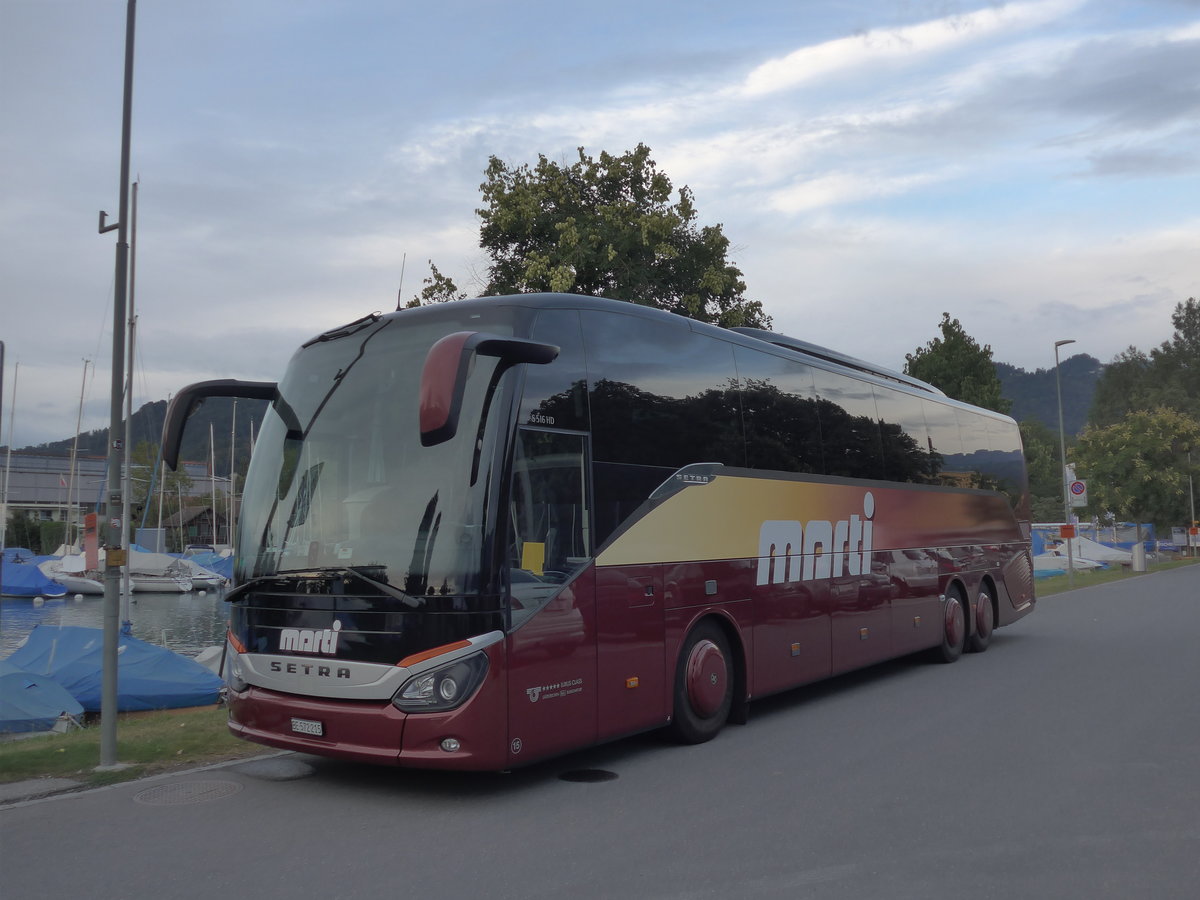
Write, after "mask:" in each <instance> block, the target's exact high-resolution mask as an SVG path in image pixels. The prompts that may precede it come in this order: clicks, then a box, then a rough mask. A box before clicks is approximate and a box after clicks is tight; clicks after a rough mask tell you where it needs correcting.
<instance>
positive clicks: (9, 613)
mask: <svg viewBox="0 0 1200 900" xmlns="http://www.w3.org/2000/svg"><path fill="white" fill-rule="evenodd" d="M224 596H225V591H224V590H217V591H208V592H206V593H204V594H201V593H200V592H199V591H192V592H191V593H187V594H180V593H170V594H157V593H149V592H146V593H143V592H140V591H139V592H136V593H135V594H134V595H133V601H134V602H133V603H131V604H130V606H129V619H130V621H131V622H132V625H133V627H132V631H133V636H134V637H135V638H138V639H140V640H143V641H147V642H148V643H151V644H157V645H158V646H160V647H166V648H168V649H170V650H174V651H175V652H177V653H181V654H183V655H184V656H195V655H196V654H197V653H199V652H200V651H201V650H203V649H204V648H205V647H219V646H220V645H221V643H222V642H223V641H224V639H225V626H226V623H227V622H228V620H229V606H228V605H227V604H226V603H225V601H224V599H223V598H224ZM41 624H45V625H83V626H86V627H88V628H103V627H104V598H103V597H100V596H84V597H82V598H81V599H79V600H76V599H74V597H73V596H72V595H70V594H68V595H67V596H66V597H61V598H58V599H56V600H46V601H45V602H44V603H42V604H40V605H39V604H37V603H36V602H35V601H34V599H33V598H32V597H3V598H0V659H3V658H4V657H6V656H8V655H9V654H10V653H12V652H13V651H14V650H16V649H17V647H19V646H20V645H21V642H22V641H24V640H25V638H26V637H27V636H28V635H29V632H31V631H33V628H34V626H35V625H41Z"/></svg>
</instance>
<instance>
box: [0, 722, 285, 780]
mask: <svg viewBox="0 0 1200 900" xmlns="http://www.w3.org/2000/svg"><path fill="white" fill-rule="evenodd" d="M227 716H228V713H227V711H226V710H225V709H223V708H220V707H217V706H201V707H195V708H192V709H165V710H156V711H153V712H139V713H121V714H120V715H119V716H118V718H117V762H118V763H119V764H121V765H122V766H124V768H121V769H117V770H112V771H104V772H97V771H95V769H96V767H97V766H98V765H100V737H101V735H100V723H99V720H98V717H97V720H96V721H95V722H94V723H93V724H91V725H89V726H88V727H86V728H81V729H77V730H75V731H71V732H68V733H66V734H53V733H51V734H38V735H33V736H30V737H25V738H21V739H18V740H6V741H2V742H0V782H12V781H24V780H26V779H30V778H47V777H49V778H70V779H73V780H75V781H79V782H80V783H81V784H84V785H87V786H89V787H96V786H100V785H105V784H115V783H117V782H121V781H130V780H132V779H135V778H141V777H143V776H146V775H153V774H156V773H158V772H164V771H168V770H170V769H175V768H183V767H193V766H203V765H208V764H211V763H217V762H222V761H224V760H229V759H241V758H243V757H247V756H258V755H260V754H262V753H264V752H267V748H265V747H262V746H261V745H259V744H252V743H250V742H249V741H243V740H239V739H238V738H235V737H234V736H233V735H231V734H230V733H229V730H228V728H227V727H226V725H225V722H226V719H227Z"/></svg>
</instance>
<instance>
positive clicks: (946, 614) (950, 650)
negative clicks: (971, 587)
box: [936, 588, 967, 663]
mask: <svg viewBox="0 0 1200 900" xmlns="http://www.w3.org/2000/svg"><path fill="white" fill-rule="evenodd" d="M966 638H967V617H966V613H965V611H964V610H963V599H962V592H961V591H960V590H959V589H958V588H951V589H950V590H949V591H948V592H947V593H946V606H945V609H944V610H943V612H942V646H940V647H938V648H937V651H936V659H938V660H939V661H941V662H946V663H952V662H954V661H955V660H957V659H958V658H959V657H960V656H962V653H963V648H964V646H965V645H966Z"/></svg>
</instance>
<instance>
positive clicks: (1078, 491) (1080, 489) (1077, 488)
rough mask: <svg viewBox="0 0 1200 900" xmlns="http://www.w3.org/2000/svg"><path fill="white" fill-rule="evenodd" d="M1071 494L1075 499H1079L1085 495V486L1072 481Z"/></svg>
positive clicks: (1080, 482) (1079, 482)
mask: <svg viewBox="0 0 1200 900" xmlns="http://www.w3.org/2000/svg"><path fill="white" fill-rule="evenodd" d="M1071 493H1072V494H1074V495H1075V496H1076V497H1081V496H1083V495H1084V494H1086V493H1087V485H1086V484H1084V483H1083V482H1082V481H1072V482H1071Z"/></svg>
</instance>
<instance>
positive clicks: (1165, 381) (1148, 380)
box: [1088, 297, 1200, 428]
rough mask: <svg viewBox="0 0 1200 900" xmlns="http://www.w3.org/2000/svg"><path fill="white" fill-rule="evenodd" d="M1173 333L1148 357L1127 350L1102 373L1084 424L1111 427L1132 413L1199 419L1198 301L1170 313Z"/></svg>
mask: <svg viewBox="0 0 1200 900" xmlns="http://www.w3.org/2000/svg"><path fill="white" fill-rule="evenodd" d="M1171 324H1172V325H1174V326H1175V331H1174V333H1173V334H1172V335H1171V339H1170V340H1169V341H1163V343H1162V344H1160V345H1159V346H1158V347H1155V348H1154V349H1152V350H1151V351H1150V352H1149V353H1144V352H1143V351H1141V350H1139V349H1138V348H1137V347H1133V346H1131V347H1128V348H1127V349H1125V350H1123V351H1121V352H1120V353H1118V354H1117V355H1116V357H1115V358H1114V359H1113V361H1112V362H1110V363H1109V364H1108V365H1107V366H1105V368H1104V374H1103V375H1101V376H1100V380H1099V382H1097V384H1096V394H1095V397H1094V399H1093V400H1092V409H1091V412H1090V413H1089V415H1088V423H1089V424H1090V425H1092V426H1093V427H1096V428H1102V427H1105V426H1108V425H1116V424H1118V423H1119V422H1121V421H1122V420H1123V419H1124V418H1125V417H1126V416H1127V415H1129V414H1130V413H1133V412H1137V411H1139V410H1140V411H1146V410H1154V409H1159V408H1165V409H1172V410H1175V411H1177V412H1181V413H1183V414H1184V415H1187V416H1190V417H1191V418H1193V419H1200V302H1198V301H1197V300H1196V298H1194V297H1189V298H1188V300H1187V302H1185V303H1177V304H1176V305H1175V311H1174V312H1173V313H1172V314H1171Z"/></svg>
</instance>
